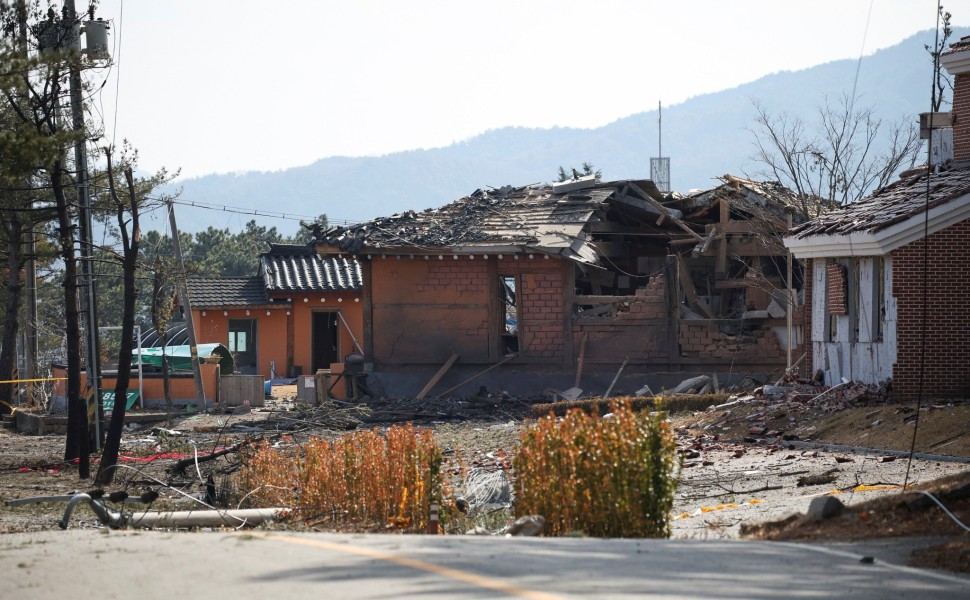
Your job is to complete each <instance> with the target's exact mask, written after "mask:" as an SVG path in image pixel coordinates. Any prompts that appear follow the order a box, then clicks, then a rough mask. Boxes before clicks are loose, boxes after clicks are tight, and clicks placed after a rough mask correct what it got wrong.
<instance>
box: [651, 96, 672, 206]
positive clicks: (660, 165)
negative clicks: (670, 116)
mask: <svg viewBox="0 0 970 600" xmlns="http://www.w3.org/2000/svg"><path fill="white" fill-rule="evenodd" d="M662 108H663V107H662V106H661V104H660V101H659V100H658V101H657V156H656V158H651V159H650V179H652V180H653V182H654V183H656V184H657V188H658V189H659V190H660V191H661V192H664V193H668V192H670V158H668V157H665V156H664V155H663V136H662V133H661V125H662V115H661V112H662Z"/></svg>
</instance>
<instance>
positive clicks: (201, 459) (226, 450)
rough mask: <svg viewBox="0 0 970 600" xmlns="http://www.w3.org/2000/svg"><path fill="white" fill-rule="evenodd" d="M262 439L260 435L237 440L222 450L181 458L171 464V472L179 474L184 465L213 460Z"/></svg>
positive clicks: (182, 471)
mask: <svg viewBox="0 0 970 600" xmlns="http://www.w3.org/2000/svg"><path fill="white" fill-rule="evenodd" d="M262 439H263V438H262V437H257V438H252V439H248V440H244V441H242V442H239V443H238V444H236V445H235V446H231V447H229V448H224V449H222V450H219V451H218V452H213V453H211V454H204V455H202V456H199V457H195V456H192V457H190V458H183V459H181V460H179V461H178V462H176V463H175V464H174V465H173V466H172V472H173V473H177V474H180V475H181V474H184V471H185V467H188V466H189V465H194V464H196V463H197V462H198V463H204V462H208V461H210V460H215V459H217V458H219V457H220V456H225V455H227V454H232V453H234V452H239V451H240V450H241V449H243V448H244V447H246V446H248V445H249V444H252V443H253V442H258V441H260V440H262Z"/></svg>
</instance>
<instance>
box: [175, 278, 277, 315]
mask: <svg viewBox="0 0 970 600" xmlns="http://www.w3.org/2000/svg"><path fill="white" fill-rule="evenodd" d="M187 284H188V289H189V300H190V301H191V302H192V308H193V309H196V308H221V307H230V306H259V305H263V304H269V301H270V300H269V296H268V295H267V294H266V288H265V287H264V286H263V281H262V278H261V277H258V276H253V277H189V278H188V280H187Z"/></svg>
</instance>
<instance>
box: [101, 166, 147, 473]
mask: <svg viewBox="0 0 970 600" xmlns="http://www.w3.org/2000/svg"><path fill="white" fill-rule="evenodd" d="M125 181H126V183H127V184H128V201H129V206H128V211H129V214H131V236H130V237H129V236H128V230H127V228H126V227H125V219H124V217H125V207H124V205H123V204H121V202H120V201H119V200H118V197H117V194H116V192H115V187H114V173H113V172H112V168H111V155H110V152H109V154H108V185H109V187H110V189H111V196H112V198H114V200H115V203H116V205H117V207H118V227H119V229H120V230H121V239H122V249H123V251H124V257H123V258H122V281H123V289H124V308H123V311H122V317H121V347H120V348H119V350H118V379H117V382H116V383H115V406H114V409H112V411H111V422H110V423H109V424H108V435H107V437H106V438H105V442H104V451H103V452H102V453H101V467H100V469H99V470H98V476H97V479H96V480H97V482H98V483H99V484H100V485H108V484H110V483H111V481H112V479H114V473H115V468H114V467H115V465H116V464H117V463H118V450H119V449H120V448H121V432H122V429H123V428H124V426H125V412H126V410H127V408H128V384H129V383H130V382H131V357H132V355H133V354H134V349H135V341H134V333H135V300H136V298H137V289H136V288H135V272H136V269H137V268H138V241H139V237H140V236H141V233H140V232H139V230H138V201H137V197H136V195H135V182H134V178H133V176H132V173H131V168H130V167H129V168H127V169H125Z"/></svg>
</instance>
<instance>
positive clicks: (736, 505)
mask: <svg viewBox="0 0 970 600" xmlns="http://www.w3.org/2000/svg"><path fill="white" fill-rule="evenodd" d="M273 391H274V397H275V398H274V399H273V400H268V401H267V404H266V406H265V407H262V408H254V409H253V410H252V411H251V412H248V413H246V414H195V415H190V416H185V415H182V416H178V417H176V418H175V419H174V420H173V421H171V422H169V423H161V424H150V425H146V426H145V427H143V428H138V427H133V428H131V430H130V431H127V432H126V435H125V437H124V441H123V449H122V454H123V455H124V456H126V457H128V460H126V462H124V463H123V467H121V470H120V471H119V476H118V477H117V479H116V482H115V484H113V486H112V487H111V488H110V489H109V490H107V491H114V490H122V489H123V490H125V491H126V492H127V493H128V494H130V495H131V496H137V495H139V494H141V493H142V492H143V491H147V490H157V491H158V492H159V493H160V498H159V499H158V500H157V501H156V502H155V503H154V504H153V505H152V508H153V509H186V508H189V507H191V506H197V505H198V503H197V501H196V500H193V499H192V498H191V497H190V496H193V495H195V496H200V497H201V496H204V494H205V493H206V485H205V482H206V479H207V476H208V475H209V474H212V475H213V481H212V483H211V485H210V494H211V493H212V491H213V490H214V491H215V494H216V496H217V499H218V498H219V496H220V495H222V494H223V492H224V491H225V490H232V491H233V492H234V493H235V494H236V497H238V495H239V494H240V493H241V491H240V490H233V488H232V474H233V472H235V471H237V470H238V462H237V460H238V458H237V456H236V455H235V454H229V455H226V456H224V457H220V458H219V459H217V460H214V461H211V462H208V463H203V464H200V465H199V467H198V469H197V468H196V466H195V465H189V466H188V467H187V468H186V469H184V470H183V471H181V472H173V471H172V470H171V467H172V466H173V464H174V463H175V462H176V461H177V460H179V459H180V458H184V457H191V456H193V455H194V452H195V451H196V449H198V450H199V451H200V452H202V453H208V452H210V451H212V450H214V449H219V448H223V447H229V446H232V445H234V444H237V443H240V442H245V441H246V440H250V439H253V438H255V437H263V438H266V439H268V440H270V441H271V442H273V443H277V444H299V443H300V442H301V441H303V440H305V439H306V438H307V437H309V436H311V435H324V436H336V435H340V433H341V432H342V430H345V429H347V428H350V427H352V426H355V425H356V426H360V427H371V426H386V425H388V424H389V423H390V422H399V421H401V420H402V419H404V418H413V419H414V420H415V422H416V425H419V426H426V427H430V428H432V429H433V430H434V432H435V435H436V437H437V438H438V441H439V443H440V445H441V446H442V448H443V449H444V454H445V458H446V466H445V470H446V473H448V474H449V475H451V476H452V477H453V481H452V484H453V486H454V487H455V488H456V489H460V488H461V483H462V482H461V480H460V478H461V476H462V475H463V474H467V473H469V472H472V471H476V472H479V473H492V474H498V473H500V472H505V471H507V470H508V465H509V464H511V461H510V458H511V457H512V456H514V454H515V451H516V448H517V446H518V439H519V438H518V436H519V431H520V428H521V426H522V423H523V421H524V420H525V419H526V418H527V417H528V416H529V414H530V409H531V403H532V402H533V401H535V400H534V399H515V398H506V399H501V400H498V401H496V402H495V403H494V404H491V405H486V406H478V405H476V404H475V402H466V401H463V400H455V399H453V400H448V401H443V403H441V404H437V405H435V404H431V403H425V404H422V405H418V404H414V403H410V404H409V403H403V405H404V406H405V408H402V407H401V406H400V405H395V406H390V405H388V404H381V403H374V405H373V406H372V411H373V414H379V415H381V416H382V418H383V419H385V421H384V422H381V421H380V420H378V421H377V422H368V423H363V424H360V425H357V422H356V421H355V419H356V418H358V417H360V414H359V413H358V412H354V410H355V409H354V408H353V407H344V408H342V409H341V411H344V412H342V413H341V415H339V416H334V415H322V414H321V413H320V412H319V411H318V412H313V411H306V410H303V411H301V410H299V408H300V407H298V406H297V405H295V403H294V401H293V399H294V397H295V393H296V390H295V387H292V386H291V387H274V388H273ZM917 414H918V415H919V419H918V424H917V419H916V418H915V416H916V415H917ZM372 416H373V415H372ZM671 422H672V425H673V427H674V429H675V431H676V433H677V439H678V445H679V447H680V452H681V455H682V457H683V468H682V471H681V476H680V486H679V491H678V494H677V498H676V503H675V509H674V512H673V520H672V535H673V537H675V538H699V539H707V538H725V537H728V538H730V537H739V536H742V535H747V536H753V537H761V538H766V539H810V540H815V541H819V540H829V539H831V540H842V539H859V538H862V537H899V536H911V535H920V536H934V537H939V538H940V543H939V544H937V545H936V546H934V549H931V550H930V551H929V552H924V553H923V554H922V555H921V556H917V557H914V559H913V560H914V564H919V565H921V566H929V567H935V568H947V569H951V570H963V571H968V572H970V535H968V534H967V533H966V532H964V531H962V530H961V529H960V528H959V526H958V525H956V524H955V523H954V521H953V520H951V519H950V518H949V517H947V516H946V514H945V513H944V512H943V511H942V510H941V509H939V508H938V507H937V506H935V505H932V504H931V503H930V506H918V507H912V506H910V504H912V493H911V492H907V493H906V494H904V493H902V492H903V488H902V485H903V484H904V483H906V484H907V485H909V486H910V489H912V488H913V487H921V486H928V489H933V490H935V492H937V493H946V492H947V491H948V490H954V489H956V490H959V489H961V486H964V485H966V483H967V481H970V458H967V459H966V460H961V458H964V457H970V403H967V402H956V403H952V402H951V403H941V402H936V403H934V402H929V403H926V404H925V405H924V406H922V408H921V409H920V410H919V411H917V410H916V407H915V405H909V404H880V403H876V404H868V405H867V404H863V405H859V406H853V407H851V408H846V409H840V410H835V409H832V408H831V407H820V408H819V407H815V408H807V407H804V406H800V405H797V404H786V403H777V402H771V401H768V400H766V399H765V398H761V397H758V396H750V395H749V396H742V401H735V402H733V403H732V404H731V405H730V406H726V407H722V408H714V407H710V408H707V409H702V410H697V411H692V412H680V413H676V414H673V415H671ZM914 431H916V432H917V435H916V438H915V451H916V452H917V453H918V454H917V456H919V457H920V458H918V459H917V460H914V461H913V462H912V463H910V462H909V461H908V460H907V459H906V458H905V457H904V456H903V455H902V453H903V452H905V451H908V450H909V449H910V446H911V445H912V444H913V432H914ZM822 443H826V444H838V445H840V446H838V447H822V446H820V444H822ZM63 444H64V438H63V436H60V435H47V436H26V435H22V434H19V433H17V432H14V431H10V430H6V429H5V430H0V500H3V501H7V500H11V499H16V498H26V497H36V496H51V495H66V494H71V493H73V492H75V491H87V490H89V489H90V488H91V483H90V481H82V480H80V479H79V478H78V474H77V468H76V466H74V465H70V464H64V463H63V460H62V454H63ZM96 468H97V465H96V464H94V465H93V466H92V470H94V469H96ZM510 475H511V474H510ZM941 478H949V479H944V480H942V482H938V483H933V482H934V481H936V480H940V479H941ZM933 486H936V487H933ZM825 495H833V496H835V497H837V498H839V499H840V500H841V501H842V502H844V503H845V504H846V505H848V506H849V509H848V510H846V511H845V513H844V514H843V515H842V516H840V517H837V518H833V519H828V520H825V521H818V522H808V521H805V520H801V519H795V518H790V515H791V514H792V513H804V512H805V511H807V510H808V506H809V504H810V503H811V501H812V499H814V498H817V497H821V496H825ZM968 495H970V494H968ZM221 499H223V500H225V499H227V498H221ZM945 505H946V506H947V508H948V509H949V510H950V511H951V512H952V513H953V514H954V516H955V517H957V518H958V519H959V520H960V521H962V522H963V523H970V500H968V499H967V498H958V497H954V498H948V499H947V500H946V501H945ZM63 509H64V503H63V502H60V503H43V504H30V505H25V506H16V507H9V508H7V507H5V508H4V510H2V511H0V533H5V532H15V531H35V530H42V529H51V528H56V527H57V523H58V521H59V520H60V518H61V515H62V513H63ZM126 509H129V510H137V509H138V507H137V505H136V506H128V505H126ZM495 514H496V515H497V517H496V516H495V515H493V517H492V518H491V519H487V518H485V517H482V518H481V519H479V520H478V521H477V522H472V521H469V522H467V523H462V526H463V527H465V528H467V529H471V528H473V527H474V526H476V525H478V526H479V527H480V529H479V531H482V529H481V528H486V529H488V530H490V531H495V530H496V529H497V528H498V527H499V526H500V525H501V524H502V523H500V522H496V518H497V519H506V518H507V517H508V515H509V514H510V513H509V512H508V511H505V512H498V513H495ZM778 521H781V523H780V524H777V523H776V522H778ZM769 523H776V524H774V525H769ZM97 526H99V525H98V523H97V521H96V519H95V517H94V515H93V514H92V513H91V512H90V511H89V510H87V509H86V508H83V509H79V510H78V511H77V512H76V513H75V516H74V517H73V518H72V521H71V523H70V527H71V528H78V527H97ZM944 544H945V545H944Z"/></svg>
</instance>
